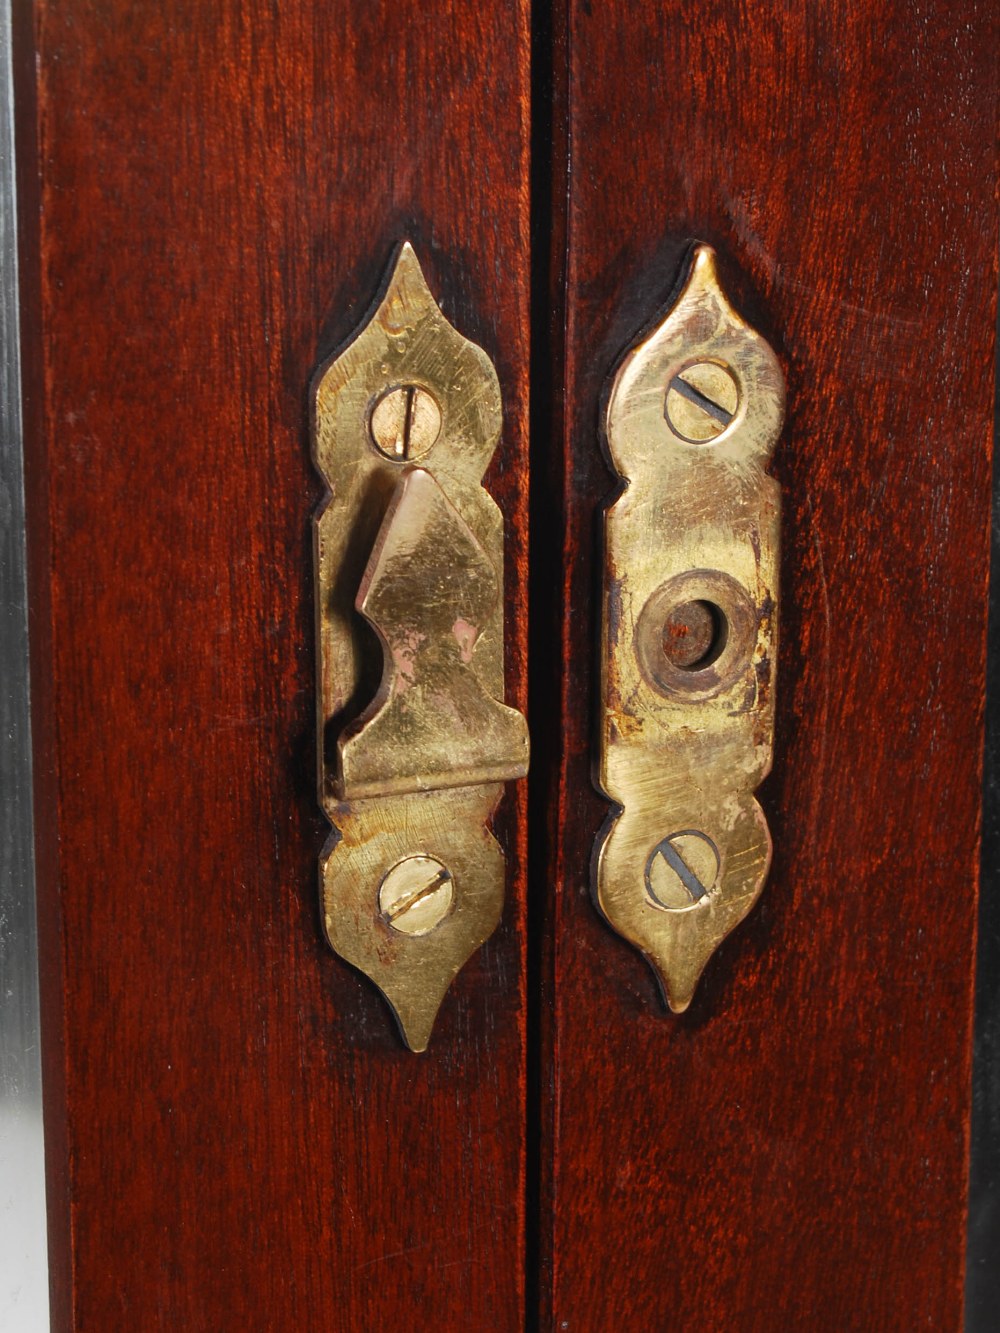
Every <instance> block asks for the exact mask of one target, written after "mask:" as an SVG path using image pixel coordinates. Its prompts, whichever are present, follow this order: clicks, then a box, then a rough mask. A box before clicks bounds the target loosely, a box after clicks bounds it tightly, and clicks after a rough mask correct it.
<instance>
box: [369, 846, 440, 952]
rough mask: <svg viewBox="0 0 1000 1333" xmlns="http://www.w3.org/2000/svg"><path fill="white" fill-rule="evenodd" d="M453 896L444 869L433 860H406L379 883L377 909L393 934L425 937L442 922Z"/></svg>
mask: <svg viewBox="0 0 1000 1333" xmlns="http://www.w3.org/2000/svg"><path fill="white" fill-rule="evenodd" d="M454 895H455V881H454V880H453V879H452V877H451V871H450V870H449V869H448V867H447V866H445V865H443V864H442V863H441V862H440V861H438V860H437V859H436V857H433V856H408V857H406V858H405V860H403V861H399V862H398V863H397V864H396V865H394V866H393V867H392V869H391V870H390V871H389V872H388V873H387V874H386V876H385V877H384V879H383V880H382V883H381V885H380V886H379V891H378V905H379V910H380V911H381V913H382V915H383V916H384V917H385V919H386V920H387V921H388V922H389V925H390V926H392V928H393V930H398V931H400V932H401V933H402V934H404V935H427V934H429V933H430V932H431V931H432V930H433V929H434V927H435V926H438V925H440V924H441V922H442V921H443V920H444V918H445V916H446V915H447V913H448V910H449V908H450V907H451V904H452V900H453V898H454Z"/></svg>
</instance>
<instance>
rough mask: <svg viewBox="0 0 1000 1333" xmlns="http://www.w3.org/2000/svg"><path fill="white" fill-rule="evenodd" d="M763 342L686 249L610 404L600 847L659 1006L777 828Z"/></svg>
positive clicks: (773, 569)
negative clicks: (773, 823) (618, 488)
mask: <svg viewBox="0 0 1000 1333" xmlns="http://www.w3.org/2000/svg"><path fill="white" fill-rule="evenodd" d="M783 411H784V383H783V378H782V374H781V369H780V367H779V365H778V362H777V359H776V358H775V356H774V353H773V352H772V351H771V349H770V348H769V347H768V345H767V343H766V342H765V341H764V339H763V338H761V336H760V335H759V334H758V333H755V332H754V330H753V329H751V328H750V327H749V326H748V325H747V324H746V323H745V322H744V321H743V320H742V319H741V318H740V317H739V315H738V314H737V313H736V311H735V310H734V309H733V308H732V306H731V305H730V304H729V302H728V301H727V299H726V297H725V295H724V294H723V292H722V289H721V287H720V286H719V280H718V275H717V273H716V267H715V256H714V254H713V252H712V251H711V250H710V249H709V247H708V246H704V245H703V246H699V247H698V248H697V249H696V250H695V253H694V258H693V262H692V264H691V270H690V273H689V275H688V277H687V281H686V283H685V285H684V288H683V290H682V291H681V293H680V296H679V297H678V299H677V302H676V304H675V305H674V307H673V309H672V310H671V311H670V312H669V313H668V314H667V316H666V317H665V318H664V319H663V321H662V322H661V323H660V324H659V325H658V326H657V327H656V328H654V329H653V331H652V332H651V333H649V334H648V335H647V336H646V337H644V338H643V339H642V340H641V341H640V342H639V343H638V344H637V345H636V346H635V347H634V348H633V349H632V350H631V351H630V352H629V353H628V354H627V356H626V357H625V358H624V360H623V361H622V363H621V365H620V367H619V369H618V371H617V373H616V375H615V378H614V382H613V384H612V388H611V394H610V397H609V399H608V405H607V414H606V421H605V427H606V435H607V444H608V448H609V451H610V453H611V457H612V459H613V461H614V465H615V467H616V468H617V470H618V472H619V473H620V475H621V476H622V478H623V479H624V481H625V483H626V485H625V490H624V492H623V493H622V494H621V495H620V496H619V498H618V499H617V500H615V501H614V503H613V504H612V505H611V506H610V508H609V509H608V510H607V512H606V514H605V522H604V535H605V579H604V606H603V636H602V648H601V689H602V709H601V736H600V781H601V786H602V787H603V789H604V791H605V793H606V794H607V795H608V797H609V798H610V799H611V800H612V801H613V802H614V804H615V811H614V813H613V814H612V816H611V817H610V820H609V822H608V825H607V826H606V829H605V831H604V832H603V834H602V836H601V840H600V843H599V849H600V850H599V857H598V864H597V898H598V903H599V905H600V908H601V910H602V912H603V913H604V915H605V917H606V918H607V919H608V921H609V922H610V923H611V925H612V926H614V927H615V929H616V930H617V931H619V932H620V934H622V935H623V936H624V937H625V938H626V939H627V940H629V941H631V943H633V944H634V945H635V946H636V947H637V948H638V949H640V950H641V951H642V952H643V953H644V954H645V956H646V957H647V958H648V960H649V962H650V963H651V964H652V966H653V969H654V971H655V972H656V975H657V977H658V978H659V980H660V982H661V985H662V987H663V990H664V992H665V994H666V998H667V1001H668V1003H669V1005H670V1007H671V1008H672V1009H674V1010H677V1011H680V1010H683V1009H686V1008H687V1007H688V1005H689V1004H690V1002H691V998H692V996H693V994H694V989H695V986H696V985H697V982H698V978H699V977H700V976H701V973H702V970H703V969H704V967H705V964H706V963H707V961H708V959H709V957H710V956H711V954H712V952H713V950H714V949H715V948H716V947H717V946H718V945H719V943H720V942H721V941H722V940H723V939H724V938H725V936H726V935H728V934H729V932H730V931H731V930H733V929H734V927H735V926H736V925H738V924H739V922H740V921H742V920H743V918H744V917H745V916H746V914H747V912H749V911H750V908H751V907H752V906H753V904H754V902H755V901H756V900H757V897H758V895H759V894H760V892H761V889H762V887H763V884H764V879H765V876H766V874H767V871H768V867H769V865H770V859H771V839H770V835H769V833H768V829H767V824H766V822H765V819H764V815H763V812H762V811H761V808H760V806H759V805H758V804H757V801H756V800H755V799H754V795H753V793H754V790H755V789H756V787H757V786H758V785H759V784H760V782H761V781H762V780H763V778H764V777H765V776H766V774H767V773H768V771H769V769H770V767H771V754H772V745H773V731H774V685H775V662H776V656H777V647H778V536H779V505H780V497H779V493H778V486H777V483H776V482H775V481H774V480H773V479H772V478H770V477H769V476H767V474H766V472H765V467H766V465H767V462H768V459H769V458H770V455H771V451H772V449H773V448H774V445H775V443H776V441H777V438H778V434H779V431H780V429H781V422H782V416H783Z"/></svg>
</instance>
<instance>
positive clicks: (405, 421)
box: [313, 244, 528, 1051]
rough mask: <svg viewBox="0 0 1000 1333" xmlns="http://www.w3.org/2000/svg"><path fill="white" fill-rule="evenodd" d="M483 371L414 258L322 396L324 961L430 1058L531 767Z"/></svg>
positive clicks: (479, 929) (492, 893)
mask: <svg viewBox="0 0 1000 1333" xmlns="http://www.w3.org/2000/svg"><path fill="white" fill-rule="evenodd" d="M500 426H501V405H500V385H499V382H498V380H497V375H496V371H495V370H494V368H493V365H492V364H491V362H490V360H489V358H488V357H487V355H486V353H485V352H484V351H483V350H482V349H481V348H479V347H477V346H476V345H475V344H474V343H471V342H469V341H468V339H466V338H463V337H462V335H461V334H459V333H458V332H457V330H456V329H454V328H453V327H452V326H451V324H449V323H448V321H447V320H446V319H445V317H444V315H443V314H442V313H441V310H440V309H439V308H438V305H437V303H436V302H435V300H434V298H433V296H432V295H431V293H430V291H429V289H428V287H427V284H426V282H425V281H424V277H423V274H422V272H421V270H420V265H419V264H418V262H417V257H416V255H415V254H414V252H413V249H412V247H411V246H410V245H409V244H404V245H403V246H402V248H401V249H400V252H399V256H398V258H397V261H396V264H395V267H394V269H393V272H392V276H391V278H390V281H389V284H388V287H387V289H386V293H385V296H384V297H383V299H382V301H381V303H380V304H379V306H378V308H377V309H376V311H375V313H374V314H373V315H372V317H371V319H370V320H369V321H368V323H367V324H366V325H365V327H364V328H363V329H362V330H361V331H360V332H359V333H358V335H357V336H356V337H355V339H354V341H353V342H352V343H351V344H350V345H349V346H348V347H347V348H346V349H345V350H344V351H343V352H341V353H340V354H339V355H338V356H337V357H335V358H334V359H333V360H332V361H330V362H329V363H328V364H327V365H326V366H325V367H324V368H323V369H322V370H321V372H320V374H319V375H318V377H317V381H316V387H315V402H314V420H313V452H314V457H315V460H316V465H317V467H318V469H319V471H320V472H321V473H322V475H323V477H324V479H325V480H326V482H327V485H328V487H329V494H328V496H327V498H326V500H325V501H324V504H323V507H322V509H321V511H320V513H319V515H318V516H317V519H316V524H315V559H316V626H317V639H318V643H319V657H320V668H319V671H320V679H319V688H318V691H317V729H318V752H319V792H320V802H321V804H322V806H323V809H324V810H325V812H326V814H327V816H328V817H329V819H330V822H331V824H332V825H333V826H334V832H333V834H332V835H331V837H330V839H329V841H328V843H327V845H326V848H325V849H324V852H323V858H322V862H321V876H322V895H323V921H324V927H325V930H326V936H327V939H328V941H329V943H330V945H331V946H332V948H333V949H334V950H335V951H336V952H337V953H338V954H340V955H341V957H343V958H345V959H347V961H348V962H350V963H352V964H353V965H354V966H355V967H358V968H360V969H361V971H363V972H365V973H366V974H367V975H368V976H369V977H371V979H372V980H373V981H374V982H375V983H376V984H377V985H378V986H379V987H380V989H381V990H382V992H383V993H384V995H385V996H386V998H387V999H388V1000H389V1002H390V1004H391V1005H392V1008H393V1011H394V1012H395V1014H396V1018H397V1019H398V1021H399V1025H400V1028H401V1030H402V1033H403V1037H404V1039H405V1041H406V1043H407V1045H408V1046H409V1047H410V1048H411V1050H414V1051H422V1050H424V1049H426V1047H427V1043H428V1041H429V1039H430V1033H431V1028H432V1026H433V1023H434V1019H435V1017H436V1015H437V1012H438V1009H439V1007H440V1005H441V1001H442V999H443V998H444V995H445V992H446V991H447V989H448V987H449V985H450V984H451V982H452V980H453V978H454V977H455V975H456V973H457V972H458V971H459V969H460V968H461V967H462V966H463V964H464V963H465V962H466V961H467V960H468V959H469V958H470V957H471V955H472V954H473V953H474V952H475V951H476V949H478V948H479V947H480V946H481V945H482V944H483V943H484V942H485V940H486V939H488V937H489V936H490V935H491V934H492V932H493V930H494V928H495V927H496V925H497V922H498V921H499V919H500V912H501V909H502V907H503V897H504V872H505V864H504V856H503V853H502V851H501V849H500V847H499V845H498V843H497V842H496V840H495V839H494V837H493V835H492V833H490V831H489V828H488V824H489V821H490V819H491V817H492V815H493V812H494V810H495V809H496V806H497V803H498V802H499V800H500V796H501V794H502V792H503V783H504V782H505V781H506V780H507V779H509V778H519V777H523V776H524V774H525V773H526V772H527V768H528V731H527V725H526V723H525V720H524V718H523V717H522V715H521V714H520V713H519V712H517V710H516V709H513V708H508V707H507V706H506V705H505V704H504V702H503V689H504V682H503V524H502V518H501V514H500V511H499V509H498V508H497V506H496V504H495V503H494V502H493V500H492V499H491V498H490V496H489V495H488V494H487V492H486V491H485V490H484V489H483V487H482V484H481V482H482V477H483V473H484V471H485V470H486V467H487V465H488V463H489V461H490V459H491V457H492V455H493V452H494V450H495V449H496V446H497V442H498V440H499V438H500Z"/></svg>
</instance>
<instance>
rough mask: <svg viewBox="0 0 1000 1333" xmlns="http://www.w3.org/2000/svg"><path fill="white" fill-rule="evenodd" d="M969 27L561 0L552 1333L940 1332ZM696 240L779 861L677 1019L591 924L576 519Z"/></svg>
mask: <svg viewBox="0 0 1000 1333" xmlns="http://www.w3.org/2000/svg"><path fill="white" fill-rule="evenodd" d="M987 9H988V7H987V6H982V5H980V4H978V3H975V0H971V2H970V3H958V4H947V5H946V4H932V5H930V6H923V7H919V6H912V5H907V4H888V5H884V4H883V5H874V4H853V5H832V6H816V5H810V4H793V5H790V6H784V7H782V8H780V9H778V8H775V7H774V6H773V5H769V4H765V3H751V4H749V5H746V4H737V3H735V2H734V3H729V2H728V0H720V3H717V4H706V5H682V4H679V3H672V2H670V3H666V4H651V3H650V4H646V3H642V4H628V5H626V4H622V3H616V2H615V0H608V2H607V3H601V2H600V0H597V2H595V3H591V0H568V3H567V5H566V11H567V12H566V15H565V27H564V30H563V31H564V32H565V42H558V43H556V50H555V68H556V77H557V84H556V86H557V90H558V96H557V107H558V111H557V119H556V130H557V145H558V146H557V150H556V158H557V160H558V161H559V162H560V163H561V164H562V165H563V171H562V173H561V174H559V175H557V176H556V179H555V183H554V188H553V204H552V209H553V214H554V217H555V219H556V232H557V235H558V236H559V237H560V242H559V251H558V259H557V263H556V264H555V265H554V268H553V283H554V285H555V287H556V289H557V293H558V295H559V298H560V299H561V300H562V302H563V303H564V304H563V312H562V317H561V318H560V320H559V330H558V333H557V336H556V338H555V340H554V349H553V364H554V367H555V369H554V371H553V378H554V384H555V392H554V404H555V411H554V420H555V432H554V435H555V439H556V446H555V448H554V449H553V451H552V452H553V462H552V467H551V474H550V482H549V486H548V488H547V489H548V492H549V493H550V494H552V495H554V496H555V497H556V498H555V499H553V500H552V502H551V504H550V506H549V518H548V527H549V528H550V529H551V530H555V531H557V532H559V533H560V534H562V537H561V540H555V541H554V543H553V545H554V546H555V547H557V548H558V549H557V550H553V551H552V556H551V558H552V560H553V563H555V562H557V561H558V563H559V564H560V566H561V569H562V577H561V581H560V583H559V585H558V587H557V589H556V591H555V593H554V594H553V595H552V596H551V599H550V605H551V615H552V617H553V618H558V620H559V621H560V623H561V624H562V626H563V636H562V640H561V654H562V656H561V659H560V663H559V668H558V671H553V672H552V673H550V678H549V681H548V683H547V687H546V691H545V693H544V695H543V701H544V702H543V707H544V708H545V712H546V716H551V717H554V719H555V724H556V730H557V732H558V738H559V739H558V742H557V743H556V745H555V746H554V749H553V752H552V754H551V756H550V759H549V762H550V770H549V772H548V774H547V786H548V789H549V790H551V791H552V792H553V798H552V802H551V806H550V809H549V815H550V828H549V835H548V836H549V847H550V855H551V858H552V863H553V866H554V867H555V868H556V869H555V872H554V874H553V892H552V897H551V902H550V906H549V909H548V912H547V916H546V937H545V943H544V946H543V949H542V953H541V981H542V988H543V989H542V994H543V996H544V1000H543V1003H542V1004H541V1006H540V1013H541V1015H542V1018H543V1023H544V1037H543V1049H544V1051H545V1053H546V1060H547V1062H548V1063H549V1065H550V1066H552V1067H554V1069H555V1071H556V1074H557V1077H556V1078H553V1079H543V1080H542V1082H541V1108H542V1125H543V1131H542V1146H541V1150H540V1152H539V1160H540V1164H541V1166H540V1169H541V1171H542V1173H543V1181H544V1186H543V1190H542V1198H543V1200H544V1201H545V1209H544V1215H543V1224H542V1230H541V1238H540V1240H541V1255H542V1261H541V1262H542V1268H541V1272H542V1280H541V1284H540V1289H541V1298H542V1308H543V1311H544V1317H543V1326H545V1327H554V1328H559V1329H570V1330H572V1329H604V1328H613V1327H621V1326H624V1325H627V1326H629V1327H633V1328H643V1329H646V1328H649V1329H653V1328H656V1329H699V1330H701V1329H726V1330H735V1329H738V1330H740V1333H747V1331H749V1330H777V1329H817V1328H822V1329H830V1330H833V1329H859V1330H860V1329H864V1330H876V1329H899V1330H903V1329H915V1328H934V1329H957V1328H959V1327H960V1324H961V1317H962V1314H961V1312H962V1273H963V1252H964V1246H965V1199H966V1180H967V1161H968V1120H969V1077H970V1052H971V1020H972V990H973V970H974V938H975V922H976V880H977V862H978V847H979V838H978V829H979V810H980V800H981V793H980V758H979V756H980V746H981V736H982V718H983V687H984V635H985V611H986V599H985V592H986V578H987V572H988V563H989V562H988V533H989V518H990V513H989V509H990V506H989V486H990V443H991V432H992V396H991V395H992V356H993V339H992V329H993V319H994V311H995V281H994V271H995V267H994V266H995V260H996V244H997V231H996V210H995V204H994V195H993V191H994V187H995V180H996V174H995V159H994V144H993V133H992V126H993V123H994V115H995V110H994V108H995V88H996V84H995V56H996V51H995V36H996V34H995V29H994V27H993V24H992V20H991V17H990V16H989V15H988V14H987ZM692 239H699V240H703V241H707V242H710V243H711V244H712V245H713V246H714V247H715V248H716V250H717V252H718V254H719V256H720V261H719V262H720V268H721V273H722V278H723V282H724V285H725V287H726V289H727V290H728V291H729V293H730V294H731V295H732V297H733V299H734V301H735V304H736V305H737V307H738V308H739V310H740V311H741V312H742V313H743V314H744V316H745V317H746V318H747V319H748V320H749V321H750V322H751V323H752V324H753V325H754V326H755V327H756V328H757V329H759V330H760V331H762V332H763V333H764V335H765V336H766V337H767V339H768V340H769V342H770V343H771V344H772V346H773V347H774V348H775V350H776V351H777V353H778V356H779V358H780V360H781V362H782V365H783V367H784V370H785V375H786V379H787V404H788V415H787V420H786V425H785V429H784V432H783V435H782V437H781V440H780V442H779V444H778V447H777V449H776V452H775V455H774V459H773V464H772V467H771V471H772V473H773V475H774V476H776V477H777V479H778V480H779V482H780V484H781V488H782V495H783V517H782V559H781V588H782V592H781V612H780V615H781V648H780V655H779V664H778V674H777V729H776V745H775V763H774V768H773V772H772V773H771V775H770V777H769V778H768V779H767V780H766V782H765V783H764V785H763V786H762V788H761V790H760V792H759V793H758V795H759V799H760V801H761V803H762V805H763V807H764V809H765V812H766V814H767V817H768V820H769V822H770V825H771V830H772V834H773V839H774V861H773V866H772V869H771V872H770V878H769V882H768V884H767V886H766V888H765V889H764V893H763V896H762V898H761V900H760V902H759V904H758V906H757V908H756V909H755V910H754V912H753V913H752V915H751V916H750V917H749V918H748V919H747V920H746V921H745V922H744V923H743V924H742V925H741V926H740V927H739V928H738V929H737V930H735V931H734V932H733V934H732V935H731V936H730V937H729V938H728V939H727V940H726V941H725V942H724V944H723V945H722V946H721V947H720V948H719V949H718V951H717V953H716V955H715V956H714V958H713V959H712V961H711V962H710V963H709V965H708V967H707V969H706V972H705V974H704V976H703V978H702V980H701V982H700V984H699V989H698V991H697V992H696V995H695V999H694V1002H693V1003H692V1005H691V1008H690V1009H689V1010H688V1012H687V1013H685V1014H683V1015H679V1016H673V1015H668V1014H666V1013H664V1011H663V1009H662V1006H661V1001H660V998H659V995H658V993H657V987H656V983H655V981H654V977H653V974H652V972H651V970H650V969H649V968H648V967H647V966H646V964H645V962H644V961H643V960H642V958H640V956H639V955H638V954H637V953H635V952H634V951H633V950H631V949H630V948H629V947H628V946H627V945H625V944H624V942H623V941H621V940H620V939H618V938H617V937H615V936H614V935H612V934H610V933H609V931H608V930H607V929H606V928H605V926H604V925H603V924H602V923H601V921H599V920H598V918H597V916H596V914H595V912H594V909H593V907H592V904H591V877H592V871H591V863H590V858H591V853H592V849H593V846H594V842H595V838H596V836H597V833H598V829H599V827H600V825H601V823H602V821H603V820H604V818H605V816H606V813H607V809H608V807H607V803H606V802H605V801H603V800H602V799H601V798H600V796H599V795H598V794H597V793H596V792H595V791H594V789H593V786H592V783H591V767H590V765H591V754H592V741H591V736H592V726H593V704H592V701H593V699H594V696H595V693H596V689H595V679H594V671H595V653H594V643H595V639H596V636H597V634H598V632H599V619H598V615H599V600H598V599H597V598H595V595H594V589H595V588H597V587H599V586H600V583H601V579H602V572H601V567H600V563H599V561H600V555H599V549H600V548H599V546H598V544H597V542H596V541H595V537H594V515H595V511H597V510H599V509H600V507H601V506H602V505H604V504H606V503H607V502H608V500H609V498H610V497H611V496H612V495H613V494H614V490H615V486H616V479H614V478H613V477H612V474H611V473H610V471H609V468H608V466H607V464H606V462H605V461H604V458H603V457H602V451H601V445H600V439H599V421H600V407H601V402H602V399H601V395H602V391H603V389H604V387H605V384H606V382H607V376H608V373H609V370H610V368H611V367H613V366H614V365H615V363H616V359H617V358H619V357H620V356H621V354H622V353H623V351H624V350H625V349H626V348H628V347H629V346H630V345H631V344H632V343H633V342H634V340H635V338H636V336H637V335H638V334H639V332H640V331H642V330H643V329H644V328H645V327H647V326H648V325H649V323H650V321H651V320H652V319H653V318H654V317H655V316H657V315H658V314H660V313H661V312H662V309H663V306H664V304H665V302H666V301H667V298H668V297H669V296H670V293H671V290H672V288H673V287H674V284H675V283H676V280H677V277H678V274H679V272H680V271H681V270H682V267H683V263H684V256H685V250H686V247H687V246H688V244H689V242H690V241H691V240H692ZM534 480H535V482H536V484H539V485H540V484H541V479H540V477H539V476H537V475H536V477H535V479H534ZM669 832H670V830H669V829H667V828H664V829H661V830H656V831H654V830H651V838H650V845H651V846H652V845H654V844H655V842H656V839H657V838H658V837H661V836H665V835H666V834H668V833H669Z"/></svg>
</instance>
